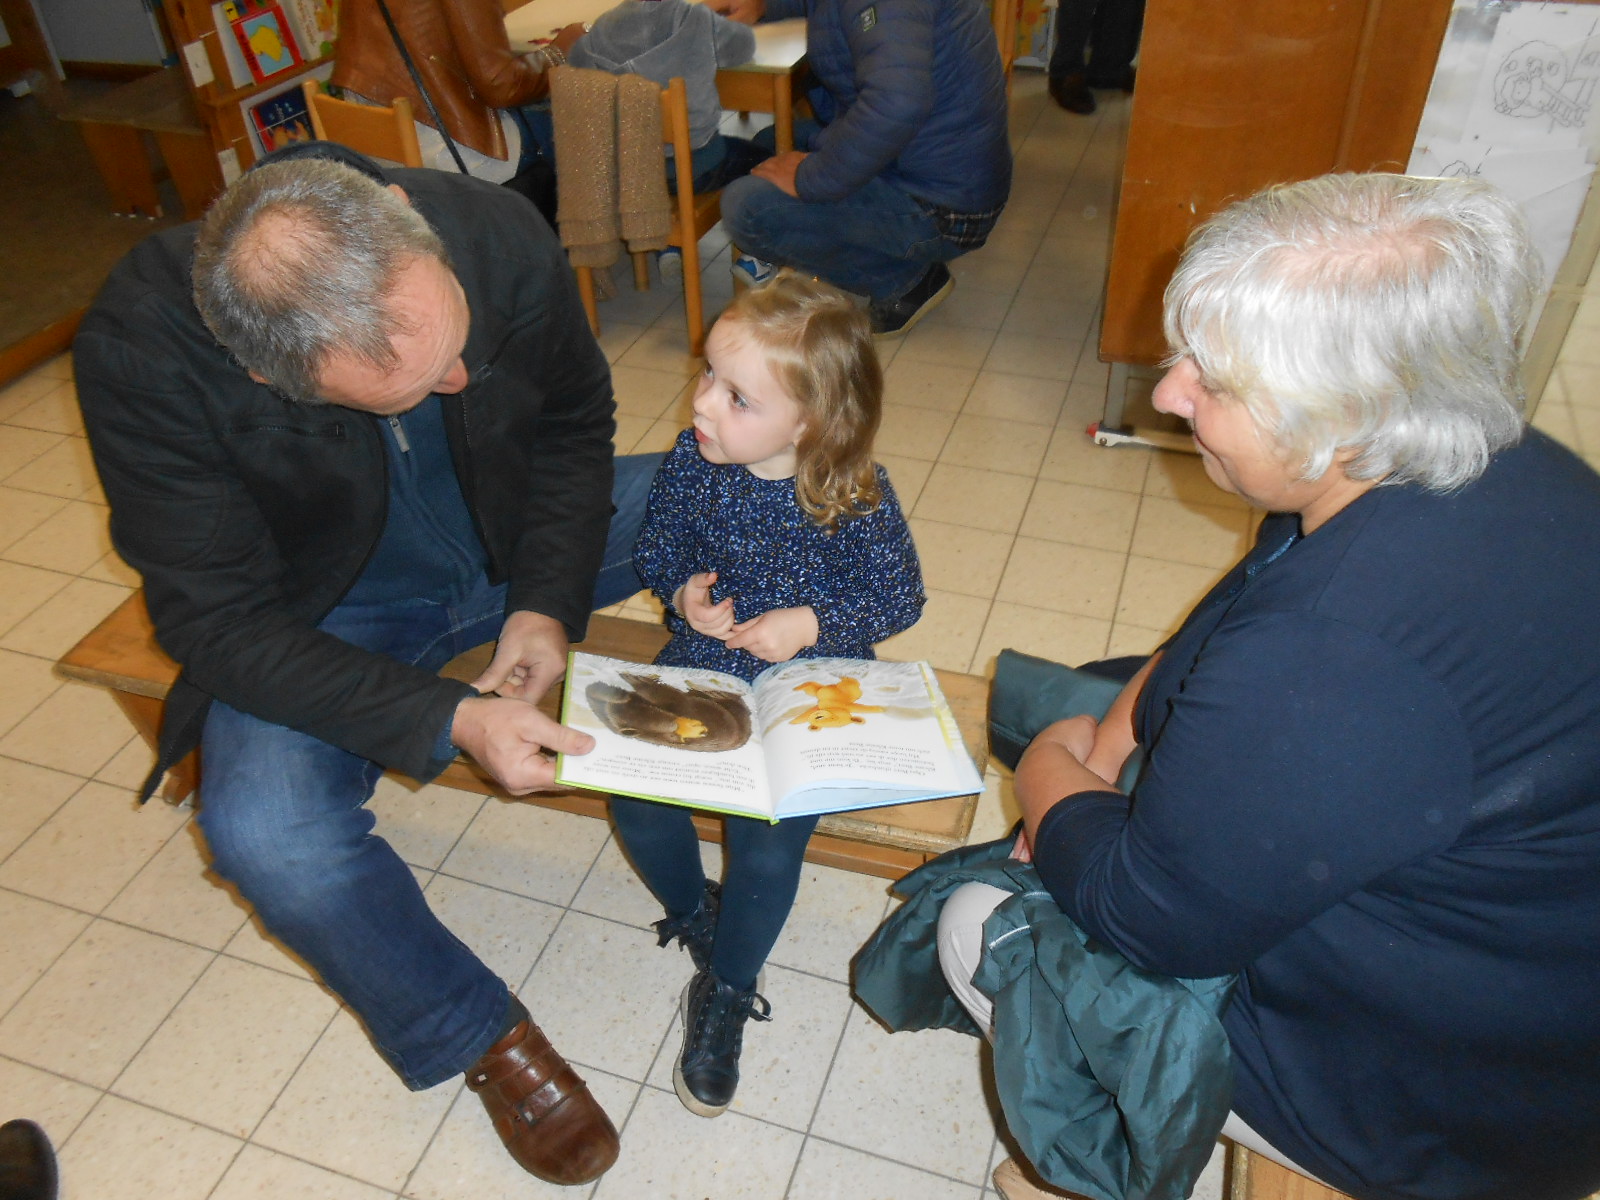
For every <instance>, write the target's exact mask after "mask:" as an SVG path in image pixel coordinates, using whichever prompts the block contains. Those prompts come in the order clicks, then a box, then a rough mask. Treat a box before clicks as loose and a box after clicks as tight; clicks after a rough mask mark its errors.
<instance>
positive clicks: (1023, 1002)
mask: <svg viewBox="0 0 1600 1200" xmlns="http://www.w3.org/2000/svg"><path fill="white" fill-rule="evenodd" d="M1011 843H1012V839H1010V838H1006V839H1003V840H1001V841H998V842H987V843H984V844H982V845H978V846H967V847H963V848H962V849H960V850H953V851H951V852H950V853H949V854H945V855H941V856H940V857H939V858H936V859H935V860H934V861H932V862H930V863H927V864H926V865H924V866H921V867H919V868H917V869H916V870H915V871H913V872H911V873H910V874H909V875H907V876H906V877H905V878H904V879H902V880H900V882H899V883H898V884H896V885H895V891H896V892H897V893H898V894H900V895H903V896H905V897H906V902H905V904H904V905H902V906H901V907H900V909H899V910H897V911H896V912H895V913H893V914H892V915H891V916H890V917H889V919H888V920H887V921H885V922H884V923H883V925H882V926H880V927H879V929H878V931H877V932H876V933H875V934H873V936H872V938H871V940H869V941H868V942H867V944H866V945H865V946H864V947H862V949H861V951H860V952H859V953H858V954H857V955H856V958H855V964H854V966H855V970H854V973H853V978H854V980H855V995H856V999H858V1000H860V1001H861V1003H862V1004H864V1005H866V1007H867V1008H868V1009H869V1010H870V1011H871V1012H872V1013H873V1014H874V1015H875V1016H876V1017H877V1018H878V1019H879V1020H880V1021H882V1022H883V1023H884V1024H885V1025H887V1026H888V1027H889V1028H890V1029H892V1030H897V1031H898V1030H908V1029H933V1028H942V1029H956V1030H960V1031H961V1032H963V1033H971V1034H977V1033H978V1032H979V1030H978V1029H977V1027H976V1026H975V1025H974V1024H973V1022H972V1018H971V1017H970V1016H969V1015H968V1014H967V1011H966V1009H965V1008H963V1007H962V1006H961V1003H960V1001H958V1000H957V999H956V998H955V996H954V995H953V994H952V993H951V992H950V989H949V987H948V985H947V984H946V983H945V979H944V974H943V972H942V971H941V970H940V967H939V952H938V944H937V941H938V926H939V910H940V909H941V908H943V907H944V902H945V901H946V900H947V899H948V898H949V897H950V894H951V893H952V892H954V891H955V889H956V888H958V887H960V886H961V885H962V884H964V883H972V882H977V883H987V884H990V885H992V886H994V887H998V888H1001V889H1002V890H1005V891H1009V892H1014V893H1016V894H1015V895H1013V896H1012V897H1011V898H1010V899H1008V900H1005V901H1003V902H1002V903H1001V904H1000V906H999V908H997V909H996V910H995V911H994V913H993V915H992V916H990V918H989V920H988V921H987V922H986V923H985V924H984V929H983V933H984V944H985V949H984V955H983V959H982V962H981V963H980V965H979V967H978V973H977V974H976V975H975V976H974V977H973V983H974V984H975V985H976V986H977V987H978V990H979V991H981V992H983V993H984V994H985V995H986V996H988V997H989V998H990V999H991V1000H993V1001H994V1024H995V1028H994V1073H995V1085H996V1089H997V1090H998V1092H999V1094H1000V1103H1001V1107H1002V1108H1003V1109H1004V1110H1005V1118H1006V1126H1007V1128H1008V1129H1009V1130H1010V1131H1011V1133H1012V1135H1013V1136H1014V1137H1015V1138H1016V1139H1017V1143H1018V1145H1020V1146H1021V1148H1022V1152H1023V1153H1024V1154H1025V1155H1026V1156H1027V1157H1028V1160H1029V1161H1030V1162H1031V1163H1032V1164H1033V1165H1034V1167H1035V1168H1036V1169H1037V1170H1038V1171H1039V1173H1040V1174H1041V1175H1043V1176H1044V1178H1045V1179H1046V1180H1047V1181H1048V1182H1050V1183H1052V1184H1054V1185H1055V1186H1057V1187H1060V1188H1065V1189H1067V1190H1069V1191H1074V1192H1081V1193H1082V1194H1083V1195H1085V1196H1091V1197H1094V1198H1095V1200H1135V1198H1137V1200H1185V1197H1187V1196H1188V1195H1189V1193H1190V1191H1192V1190H1193V1188H1194V1183H1195V1180H1196V1179H1197V1178H1199V1175H1200V1172H1201V1171H1202V1170H1204V1169H1205V1165H1206V1163H1207V1161H1208V1160H1209V1159H1210V1157H1211V1153H1212V1150H1213V1149H1214V1148H1215V1145H1216V1141H1217V1136H1218V1134H1220V1133H1221V1132H1222V1125H1223V1122H1224V1121H1225V1120H1227V1117H1228V1106H1229V1102H1230V1098H1231V1089H1232V1079H1233V1076H1232V1066H1231V1061H1230V1055H1229V1050H1228V1038H1227V1035H1226V1034H1225V1033H1224V1032H1223V1028H1222V1022H1221V1020H1220V1014H1221V1012H1222V1009H1223V1007H1224V1006H1225V1005H1226V1004H1227V1002H1228V998H1229V996H1230V995H1231V994H1232V991H1233V982H1234V978H1233V977H1232V976H1226V977H1223V978H1218V979H1174V978H1171V977H1170V976H1165V975H1156V974H1153V973H1151V972H1148V971H1143V970H1141V969H1139V968H1138V967H1135V966H1133V965H1132V964H1130V963H1129V962H1128V961H1127V959H1125V958H1123V957H1122V955H1120V954H1118V953H1117V952H1116V951H1114V950H1111V949H1109V948H1107V947H1106V946H1104V945H1101V944H1099V943H1097V942H1095V941H1093V940H1092V939H1091V938H1089V936H1088V935H1087V934H1085V933H1084V932H1083V930H1082V929H1080V928H1079V927H1078V926H1077V925H1076V924H1074V923H1073V921H1072V920H1071V919H1070V918H1069V917H1066V916H1064V915H1063V914H1062V912H1061V910H1060V909H1059V908H1057V907H1056V904H1055V901H1053V900H1052V899H1051V898H1050V895H1049V893H1048V892H1046V891H1045V890H1044V887H1043V885H1042V884H1041V883H1040V882H1039V876H1038V872H1036V871H1035V870H1034V869H1033V867H1032V866H1031V865H1030V864H1028V863H1024V862H1019V861H1017V860H1016V859H1013V858H1011V857H1010V856H1009V855H1010V850H1011Z"/></svg>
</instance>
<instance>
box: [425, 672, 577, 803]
mask: <svg viewBox="0 0 1600 1200" xmlns="http://www.w3.org/2000/svg"><path fill="white" fill-rule="evenodd" d="M450 740H451V741H452V742H454V743H455V744H456V746H457V747H459V748H460V749H462V750H465V751H466V752H467V753H468V754H470V755H472V757H473V759H474V761H476V762H477V764H478V765H479V766H480V767H482V768H483V769H484V770H485V771H487V772H489V774H491V775H493V776H494V777H495V779H497V780H498V781H499V782H500V785H501V786H502V787H504V788H505V789H506V791H508V792H510V793H511V794H512V795H513V796H525V795H527V794H528V793H529V792H535V791H538V790H539V789H540V788H547V787H549V786H550V785H551V784H552V783H554V782H555V775H556V764H555V760H554V759H553V758H549V757H547V756H546V754H545V751H546V750H554V751H557V752H559V753H562V754H587V753H589V751H591V750H593V749H594V739H593V738H592V737H590V736H589V735H588V734H587V733H580V732H578V730H576V729H569V728H567V726H565V725H559V724H557V723H556V722H555V721H553V720H551V719H550V718H549V717H547V716H545V715H544V714H543V713H542V712H540V711H539V710H538V709H537V708H535V707H533V705H531V704H525V703H523V702H522V701H521V700H507V699H503V698H501V697H499V696H470V697H468V698H467V699H465V700H463V701H462V702H461V703H460V704H458V705H456V715H455V720H454V721H453V722H452V723H451V726H450Z"/></svg>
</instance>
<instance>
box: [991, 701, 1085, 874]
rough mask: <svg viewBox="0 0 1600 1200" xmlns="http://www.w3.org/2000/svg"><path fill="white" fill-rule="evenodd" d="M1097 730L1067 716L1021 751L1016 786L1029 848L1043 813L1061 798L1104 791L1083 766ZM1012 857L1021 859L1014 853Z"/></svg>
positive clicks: (1077, 718)
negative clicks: (1074, 794)
mask: <svg viewBox="0 0 1600 1200" xmlns="http://www.w3.org/2000/svg"><path fill="white" fill-rule="evenodd" d="M1099 729H1100V723H1099V722H1098V721H1096V720H1095V719H1094V718H1093V717H1068V718H1067V719H1066V720H1065V721H1057V722H1056V723H1055V724H1053V725H1047V726H1045V728H1044V729H1042V730H1041V731H1040V732H1039V735H1038V736H1037V737H1035V738H1034V739H1033V741H1032V742H1030V743H1029V744H1028V748H1027V750H1025V751H1024V752H1023V755H1022V761H1021V762H1019V763H1018V764H1017V774H1016V783H1015V787H1016V794H1017V804H1018V806H1019V807H1020V808H1021V809H1022V824H1023V830H1024V836H1025V837H1026V838H1027V844H1028V846H1030V847H1031V846H1032V845H1033V841H1034V837H1035V835H1036V834H1037V833H1038V831H1039V823H1040V822H1041V821H1043V820H1044V816H1045V814H1046V813H1048V812H1049V811H1050V810H1051V809H1052V808H1054V807H1055V806H1056V805H1057V804H1059V803H1060V802H1061V801H1062V799H1063V798H1065V797H1067V796H1070V795H1072V794H1073V793H1075V792H1095V791H1105V790H1106V788H1107V786H1108V785H1107V783H1106V781H1105V780H1104V779H1102V778H1101V777H1100V776H1099V775H1096V774H1095V773H1094V772H1093V771H1091V770H1090V769H1089V768H1088V767H1086V766H1085V765H1084V761H1085V760H1086V759H1087V758H1088V757H1089V755H1090V753H1091V752H1092V751H1093V750H1094V745H1095V736H1096V734H1097V733H1098V732H1099ZM1012 854H1013V857H1020V856H1018V855H1017V854H1016V852H1015V850H1013V852H1012ZM1030 859H1031V855H1030Z"/></svg>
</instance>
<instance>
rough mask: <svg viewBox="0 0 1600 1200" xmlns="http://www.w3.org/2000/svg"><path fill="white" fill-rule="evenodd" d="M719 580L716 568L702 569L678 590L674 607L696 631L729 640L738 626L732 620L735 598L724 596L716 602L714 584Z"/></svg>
mask: <svg viewBox="0 0 1600 1200" xmlns="http://www.w3.org/2000/svg"><path fill="white" fill-rule="evenodd" d="M716 581H717V573H716V572H715V571H701V572H699V573H698V574H695V575H691V576H689V582H688V583H686V584H684V585H683V586H682V587H681V588H679V589H678V594H677V595H675V596H674V597H673V598H672V606H673V607H674V608H676V609H677V610H678V611H679V612H681V613H682V614H683V619H684V620H685V621H687V622H689V628H690V629H692V630H694V631H695V632H696V633H703V634H705V635H706V636H707V637H710V638H716V639H717V641H719V642H726V641H727V640H728V639H729V637H730V636H731V635H732V633H733V631H734V629H735V628H736V626H735V625H734V623H733V597H732V596H725V597H723V599H722V600H721V601H720V602H718V603H716V604H713V603H712V602H711V585H712V584H713V583H715V582H716Z"/></svg>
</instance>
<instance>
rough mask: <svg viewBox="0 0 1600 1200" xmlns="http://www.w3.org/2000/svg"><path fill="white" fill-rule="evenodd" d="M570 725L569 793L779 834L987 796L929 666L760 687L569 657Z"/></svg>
mask: <svg viewBox="0 0 1600 1200" xmlns="http://www.w3.org/2000/svg"><path fill="white" fill-rule="evenodd" d="M561 720H562V723H563V724H566V725H570V726H572V727H573V728H575V729H581V730H583V731H585V732H586V733H589V734H592V735H593V736H594V739H595V748H594V750H592V751H591V752H590V753H588V754H583V755H571V754H563V755H561V756H560V757H559V758H558V759H557V761H556V780H557V782H559V783H563V784H567V785H568V786H571V787H579V788H587V789H592V790H594V791H599V792H612V793H615V794H617V795H622V796H635V797H638V798H640V799H643V800H662V801H666V802H667V803H669V804H682V805H685V806H687V807H690V808H704V809H710V810H712V811H714V812H723V813H735V814H738V815H741V816H750V817H760V818H764V819H765V820H768V821H779V820H781V819H782V818H784V817H801V816H810V815H812V814H814V813H832V812H846V811H850V810H852V809H861V808H876V807H878V806H880V805H885V804H907V803H911V802H912V801H917V800H938V799H942V798H943V797H946V796H966V795H971V794H973V793H975V792H980V791H982V790H983V780H982V779H981V778H980V776H979V775H978V771H977V768H975V767H974V766H973V765H972V759H971V758H970V757H969V756H968V754H967V750H966V747H965V745H963V743H962V740H961V731H960V729H959V728H958V727H957V725H956V719H955V717H954V715H953V714H952V713H951V711H950V707H949V705H948V704H946V702H945V698H944V695H943V693H941V692H940V691H939V684H938V681H937V679H936V678H935V676H934V673H933V668H932V667H930V666H929V665H928V664H927V663H920V662H916V663H901V662H874V661H871V660H868V659H859V658H808V659H795V660H793V661H790V662H786V663H778V664H776V665H775V666H772V667H769V668H767V670H765V671H763V672H762V673H761V674H760V675H758V676H757V677H756V679H755V681H754V682H753V683H746V682H745V681H744V680H742V679H739V678H737V677H736V676H733V675H724V674H723V673H722V672H720V671H707V670H701V669H698V668H694V667H657V666H643V665H640V664H639V663H631V662H625V661H623V660H621V659H615V658H603V657H601V656H599V655H594V654H584V653H581V652H574V653H573V654H572V655H571V656H570V660H569V662H568V664H567V688H566V696H565V698H564V700H563V702H562V708H561Z"/></svg>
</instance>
